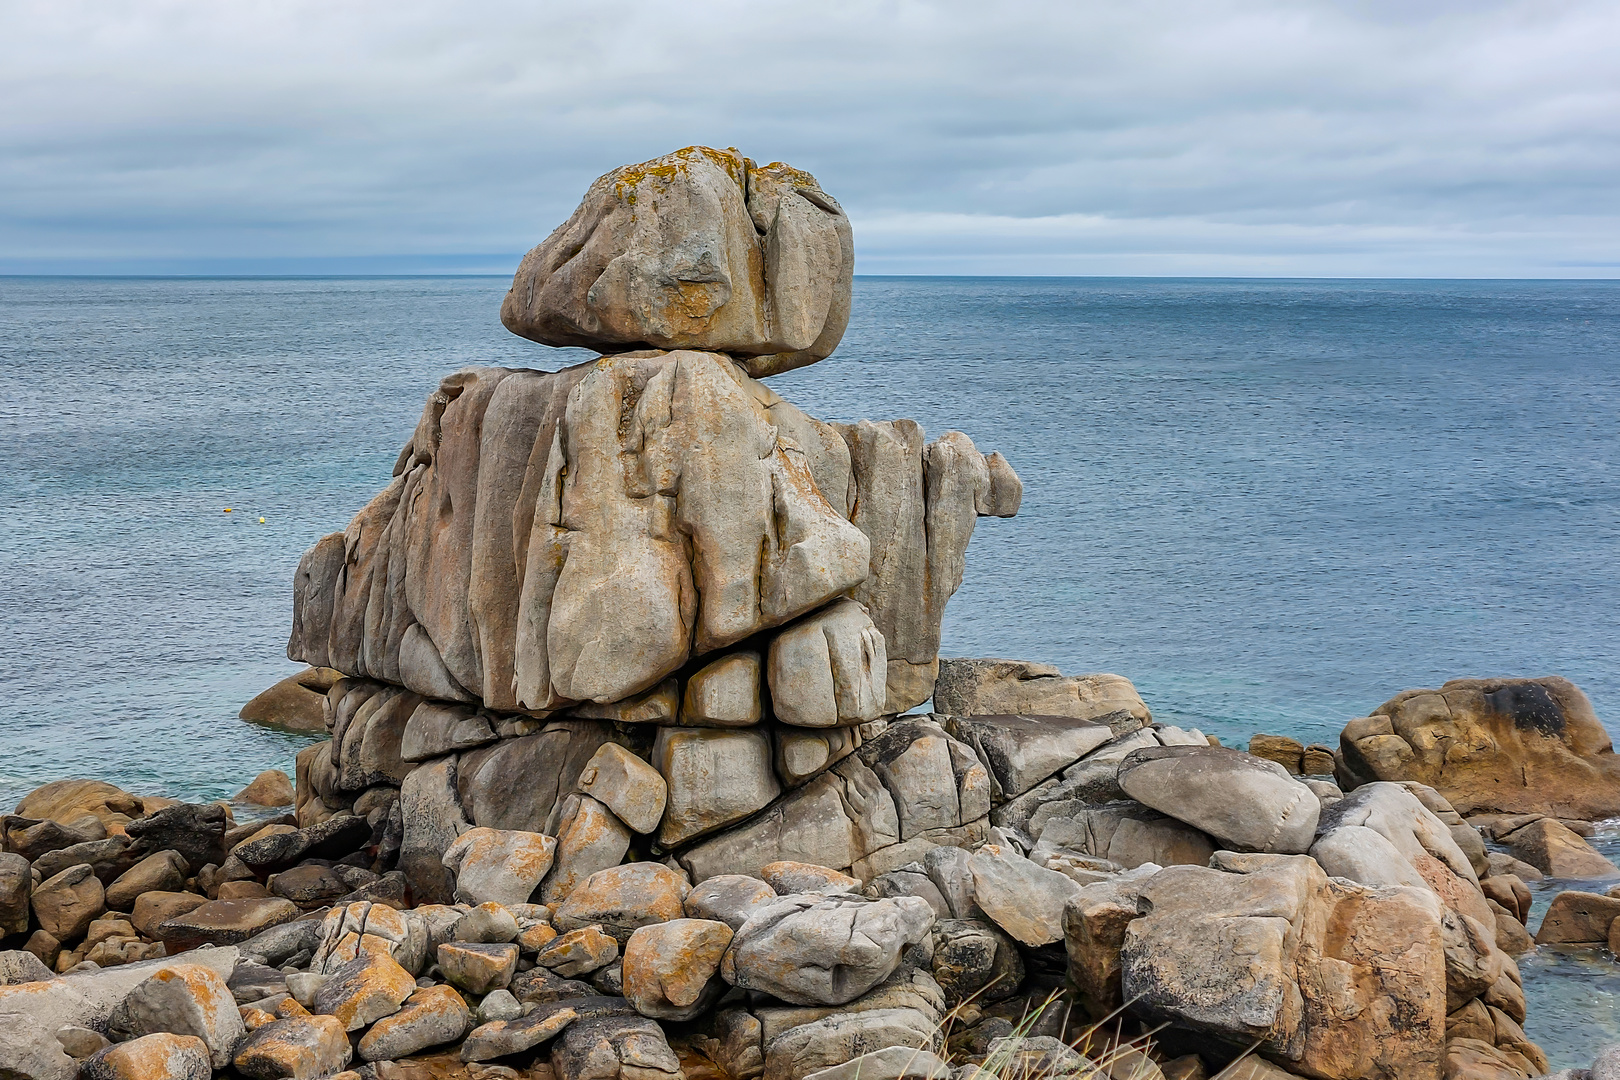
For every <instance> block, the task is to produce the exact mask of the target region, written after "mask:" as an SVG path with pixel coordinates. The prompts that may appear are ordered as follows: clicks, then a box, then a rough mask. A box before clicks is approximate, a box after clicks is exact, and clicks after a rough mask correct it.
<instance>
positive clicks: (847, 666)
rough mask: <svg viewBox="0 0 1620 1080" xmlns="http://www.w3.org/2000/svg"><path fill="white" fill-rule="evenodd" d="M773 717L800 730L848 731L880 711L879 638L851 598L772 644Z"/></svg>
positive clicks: (882, 657) (883, 671)
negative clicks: (845, 729)
mask: <svg viewBox="0 0 1620 1080" xmlns="http://www.w3.org/2000/svg"><path fill="white" fill-rule="evenodd" d="M766 673H767V679H768V682H769V684H770V688H771V708H772V711H773V713H774V714H775V716H776V718H777V719H778V720H780V721H782V722H783V723H785V724H794V725H797V726H799V727H812V728H820V727H846V726H849V725H852V724H864V723H866V722H867V721H869V720H875V719H877V718H878V717H879V716H880V715H882V713H883V706H884V702H885V695H886V694H887V678H888V674H887V673H888V659H887V654H886V653H885V651H884V644H883V635H882V634H881V633H879V632H878V630H877V628H876V627H874V626H873V625H872V620H871V617H870V616H868V615H867V613H866V609H865V608H863V607H862V606H861V605H860V604H857V603H856V602H854V601H853V600H842V601H837V602H834V603H833V604H831V605H829V606H828V607H827V608H826V609H825V610H823V611H820V612H817V613H816V614H814V615H811V616H808V617H806V618H804V619H801V620H800V621H799V622H797V623H795V624H794V625H792V626H790V627H789V628H787V629H786V630H783V631H782V632H780V633H778V634H777V635H776V637H774V638H773V639H772V640H771V646H770V652H769V655H768V658H767V662H766Z"/></svg>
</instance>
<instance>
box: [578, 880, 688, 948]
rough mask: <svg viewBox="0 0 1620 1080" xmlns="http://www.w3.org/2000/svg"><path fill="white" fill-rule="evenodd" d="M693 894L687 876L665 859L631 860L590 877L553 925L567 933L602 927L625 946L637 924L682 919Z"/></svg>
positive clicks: (642, 924) (644, 924) (645, 924)
mask: <svg viewBox="0 0 1620 1080" xmlns="http://www.w3.org/2000/svg"><path fill="white" fill-rule="evenodd" d="M690 892H691V886H690V885H688V884H687V883H686V879H685V878H684V877H682V876H681V875H680V874H678V873H676V872H675V871H674V870H671V869H670V868H669V867H667V866H665V865H663V864H662V863H652V862H636V863H626V864H625V865H623V866H614V867H610V868H609V869H607V870H599V871H597V872H596V873H594V874H592V875H591V876H590V877H588V878H586V879H585V882H584V883H583V884H582V885H580V886H579V887H578V888H576V889H574V891H573V892H571V893H569V894H568V899H566V900H564V901H563V902H562V905H561V906H560V907H558V908H557V910H556V911H555V913H554V914H553V915H552V919H551V923H552V925H553V926H555V927H556V928H557V930H558V931H560V932H563V933H567V932H568V931H571V930H579V929H582V928H584V927H587V926H599V927H600V928H601V929H602V930H604V931H605V932H606V933H607V934H609V935H610V936H611V937H613V939H614V940H616V941H618V942H619V944H620V945H621V946H622V945H623V944H624V943H625V942H626V941H628V940H630V935H631V934H632V933H633V932H634V931H635V930H636V929H637V928H638V927H642V926H647V925H649V924H652V923H661V922H668V921H669V920H671V919H679V918H681V917H682V916H683V915H684V914H685V911H684V908H683V904H684V902H685V900H686V897H687V895H688V894H689V893H690Z"/></svg>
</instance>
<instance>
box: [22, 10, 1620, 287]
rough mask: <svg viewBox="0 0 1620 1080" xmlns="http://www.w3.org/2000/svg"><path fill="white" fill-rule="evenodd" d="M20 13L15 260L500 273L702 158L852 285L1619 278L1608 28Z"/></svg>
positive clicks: (978, 14) (1427, 19)
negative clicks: (458, 267) (860, 272)
mask: <svg viewBox="0 0 1620 1080" xmlns="http://www.w3.org/2000/svg"><path fill="white" fill-rule="evenodd" d="M6 12H7V13H6V15H5V16H4V19H5V22H6V31H7V32H6V33H4V34H0V95H3V98H0V99H3V100H5V101H6V102H8V104H9V105H10V106H11V107H9V108H8V109H6V110H5V111H4V112H0V268H3V267H4V266H5V265H7V261H10V262H15V261H17V260H26V259H29V258H48V257H51V256H57V255H68V256H76V257H89V258H94V257H103V256H105V257H118V258H129V257H138V256H144V255H150V256H163V257H167V258H182V259H183V258H186V257H195V258H199V259H200V258H217V257H224V256H266V257H270V256H274V257H302V256H325V255H330V256H350V255H371V254H390V253H458V252H460V253H486V252H501V251H505V252H513V253H516V252H518V251H521V250H522V249H524V248H526V247H528V246H529V245H531V244H533V243H535V242H536V241H538V240H539V239H540V238H541V237H542V236H543V235H544V234H545V233H546V232H547V231H549V229H550V228H551V227H552V226H553V225H555V224H556V223H557V222H559V221H560V220H562V218H563V217H564V216H566V214H567V213H568V211H569V210H570V209H571V208H572V206H573V204H574V203H575V201H576V200H577V199H578V197H579V195H580V194H581V193H582V192H583V190H584V188H585V186H586V185H587V184H588V183H589V182H590V180H591V179H592V178H594V177H595V176H596V175H598V174H600V173H601V172H603V171H606V170H607V169H609V168H612V167H613V166H615V165H618V164H621V163H624V162H627V161H633V160H640V159H643V158H647V157H651V156H653V155H655V154H659V153H662V152H665V151H667V150H670V149H673V148H675V147H677V146H681V145H685V144H688V143H692V142H708V143H713V144H718V145H736V146H738V147H740V148H742V149H743V150H744V151H745V152H747V153H749V154H751V155H753V156H755V157H757V158H760V159H771V158H783V159H786V160H789V161H792V162H793V163H794V164H797V165H801V166H803V167H805V168H808V169H810V170H811V171H813V172H815V173H817V175H818V176H820V177H821V178H822V180H823V182H825V183H826V184H827V186H828V187H829V189H830V190H832V191H834V192H835V193H837V194H838V195H839V197H840V199H841V200H842V201H843V202H844V204H845V206H846V208H847V209H849V211H850V213H851V215H852V217H853V219H854V222H855V225H856V237H857V243H858V245H859V249H860V257H861V267H862V269H865V270H867V271H869V272H889V271H895V272H1030V273H1052V272H1058V273H1062V272H1081V273H1113V272H1117V273H1159V272H1165V273H1307V274H1308V273H1367V274H1397V275H1399V274H1405V273H1414V274H1419V273H1421V274H1428V273H1433V274H1468V273H1501V274H1527V275H1528V274H1557V273H1573V272H1579V273H1582V274H1590V273H1608V272H1609V271H1607V270H1603V269H1601V267H1602V266H1603V265H1604V264H1605V263H1608V264H1612V263H1613V262H1614V261H1616V260H1617V259H1620V250H1617V249H1620V211H1617V210H1616V207H1617V206H1620V202H1617V200H1616V198H1615V195H1616V190H1615V181H1614V177H1615V176H1616V175H1617V172H1620V170H1617V166H1620V65H1616V64H1614V63H1613V57H1612V51H1611V50H1612V45H1613V42H1614V41H1616V40H1620V9H1616V8H1615V6H1614V5H1613V4H1611V3H1607V2H1563V3H1559V2H1536V3H1531V2H1514V3H1467V4H1465V3H1451V2H1445V3H1438V2H1437V3H1428V4H1422V3H1395V2H1382V0H1380V2H1377V3H1371V2H1367V3H1360V4H1336V3H1325V2H1316V3H1311V2H1297V3H1285V2H1264V0H1254V2H1245V3H1239V2H1221V0H1209V2H1197V0H1175V2H1165V0H1143V2H1139V3H1133V4H1128V5H1120V4H1094V3H1062V2H1054V3H1002V4H996V5H987V4H983V3H957V2H941V3H921V2H911V0H906V2H878V3H820V4H813V5H811V4H804V3H791V4H789V3H770V2H761V0H756V2H752V3H742V2H720V3H685V4H663V3H655V2H652V0H625V2H621V3H615V4H612V5H607V4H599V5H582V4H577V3H575V4H557V3H540V4H535V3H516V2H512V3H495V2H473V3H448V2H433V3H427V2H420V0H417V2H413V0H395V2H392V3H386V4H385V3H378V2H373V0H358V2H352V3H345V4H339V5H332V4H318V3H304V2H288V3H278V4H260V5H223V4H211V3H201V2H193V0H183V2H182V0H168V2H155V3H152V4H143V5H130V6H125V7H118V8H109V7H108V6H106V5H100V4H93V3H89V2H78V0H59V2H53V3H24V4H12V5H10V6H8V7H7V8H6ZM1571 267H1575V268H1577V269H1575V270H1572V269H1571ZM1580 268H1584V269H1580Z"/></svg>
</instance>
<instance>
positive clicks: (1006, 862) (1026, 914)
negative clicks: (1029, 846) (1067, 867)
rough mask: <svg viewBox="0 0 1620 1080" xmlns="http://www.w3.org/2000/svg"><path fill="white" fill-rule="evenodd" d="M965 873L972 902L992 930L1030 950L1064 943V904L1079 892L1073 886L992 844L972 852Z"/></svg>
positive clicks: (1066, 878)
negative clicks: (990, 922)
mask: <svg viewBox="0 0 1620 1080" xmlns="http://www.w3.org/2000/svg"><path fill="white" fill-rule="evenodd" d="M968 869H969V871H970V872H971V873H972V874H973V894H974V899H975V901H976V902H977V903H978V906H979V907H980V909H982V910H983V911H984V913H985V914H986V915H988V916H990V918H991V919H993V920H994V921H995V923H996V925H997V926H999V927H1001V928H1002V929H1003V930H1005V931H1007V933H1009V934H1011V935H1012V936H1013V937H1015V938H1017V939H1018V940H1019V941H1021V942H1023V943H1024V944H1025V945H1029V946H1038V945H1046V944H1050V943H1051V942H1054V941H1061V940H1062V939H1063V908H1064V905H1066V904H1067V903H1068V902H1069V900H1070V899H1072V898H1073V897H1074V896H1075V894H1076V893H1078V892H1079V891H1080V885H1079V884H1077V883H1076V882H1075V881H1073V880H1071V879H1070V878H1068V877H1066V876H1064V875H1063V874H1060V873H1058V872H1057V871H1055V870H1048V869H1046V868H1045V867H1041V866H1037V865H1035V864H1034V863H1033V862H1031V861H1030V860H1028V859H1026V858H1024V857H1023V856H1022V855H1019V854H1018V853H1017V852H1016V851H1013V850H1011V849H1008V848H1005V847H1002V846H999V845H996V844H986V845H985V846H984V847H982V848H980V849H979V850H978V851H976V852H974V853H973V856H972V858H971V859H970V860H969V863H968Z"/></svg>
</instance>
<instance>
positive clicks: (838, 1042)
mask: <svg viewBox="0 0 1620 1080" xmlns="http://www.w3.org/2000/svg"><path fill="white" fill-rule="evenodd" d="M754 1011H755V1014H756V1015H757V1016H758V1018H759V1034H758V1035H757V1037H755V1042H754V1045H756V1046H758V1047H760V1049H761V1050H763V1055H762V1057H763V1065H764V1072H763V1075H764V1077H765V1078H766V1080H777V1078H780V1080H796V1078H799V1077H804V1076H806V1075H808V1074H809V1073H812V1072H814V1071H816V1070H817V1069H821V1068H826V1067H828V1066H832V1065H839V1064H843V1063H845V1062H848V1061H850V1060H852V1059H854V1058H857V1057H860V1056H861V1055H862V1054H867V1053H871V1052H872V1051H875V1050H881V1049H883V1048H885V1047H894V1046H901V1047H910V1048H923V1049H927V1050H929V1051H938V1050H941V1049H942V1045H941V1043H942V1041H943V1040H942V1038H941V1029H942V1026H943V1023H944V1017H945V996H944V994H943V993H942V992H941V991H940V988H939V986H938V985H937V984H935V982H934V980H933V979H932V978H931V977H930V976H929V975H928V973H927V972H926V971H924V970H922V969H920V968H918V967H917V966H915V965H913V964H912V963H910V962H906V963H902V964H901V965H900V966H899V967H898V968H897V969H896V970H895V972H894V973H893V974H892V975H890V976H889V977H888V978H887V979H885V980H884V981H883V982H882V983H880V984H879V985H878V986H876V987H874V988H873V989H872V990H870V991H868V992H867V993H865V994H863V995H861V996H860V997H858V998H856V999H855V1000H854V1001H851V1002H849V1003H848V1004H847V1005H843V1006H838V1007H827V1006H819V1007H809V1008H806V1007H803V1006H773V1005H767V1004H764V1003H761V1004H758V1005H755V1006H754ZM739 1027H741V1026H740V1025H737V1026H734V1027H733V1030H734V1031H735V1032H736V1035H737V1036H746V1035H747V1034H748V1032H747V1029H746V1028H745V1027H742V1028H741V1030H738V1028H739ZM734 1039H735V1036H734ZM728 1056H730V1057H732V1058H733V1059H734V1060H736V1059H740V1060H742V1061H747V1060H748V1056H747V1051H742V1052H741V1053H739V1051H738V1050H737V1049H734V1048H733V1049H730V1050H729V1053H728Z"/></svg>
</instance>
